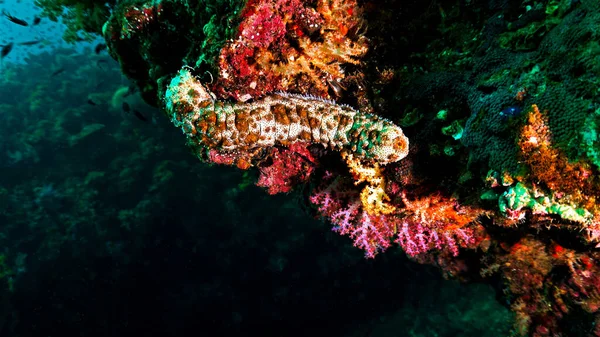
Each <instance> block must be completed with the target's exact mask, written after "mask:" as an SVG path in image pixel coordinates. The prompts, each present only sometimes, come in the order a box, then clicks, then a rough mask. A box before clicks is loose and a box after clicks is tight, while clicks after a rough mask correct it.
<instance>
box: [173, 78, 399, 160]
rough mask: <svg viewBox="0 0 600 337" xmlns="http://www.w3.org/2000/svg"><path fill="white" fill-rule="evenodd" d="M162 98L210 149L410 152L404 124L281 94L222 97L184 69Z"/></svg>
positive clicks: (381, 155)
mask: <svg viewBox="0 0 600 337" xmlns="http://www.w3.org/2000/svg"><path fill="white" fill-rule="evenodd" d="M165 100H166V109H167V112H168V113H169V115H170V118H171V121H172V122H173V123H174V124H175V126H177V127H180V128H181V130H182V131H183V132H184V133H185V134H186V135H187V136H188V138H189V139H190V140H191V141H195V142H197V143H198V145H202V146H204V147H207V148H208V149H216V150H218V151H225V152H237V153H240V152H248V151H250V150H252V149H255V148H258V147H272V146H276V145H281V146H289V145H290V144H292V143H294V142H306V143H320V144H322V145H323V146H325V147H328V148H330V149H332V150H336V151H340V152H347V153H348V154H350V153H351V154H352V155H353V156H354V157H356V158H361V159H365V160H373V161H376V162H378V163H380V164H387V163H391V162H395V161H398V160H400V159H402V158H404V157H406V155H407V154H408V138H407V137H406V136H405V135H404V133H403V132H402V129H400V128H399V127H398V126H396V125H394V124H393V123H392V122H390V121H388V120H386V119H383V118H380V117H378V116H376V115H371V114H363V113H361V112H359V111H357V110H355V109H353V108H351V107H350V106H347V105H338V104H335V103H334V102H332V101H327V100H323V99H319V98H315V97H305V96H300V95H293V94H285V93H279V94H274V95H271V96H267V97H265V98H263V99H261V100H259V101H256V102H251V103H227V102H222V101H218V100H216V99H215V97H214V95H213V94H212V93H211V92H210V91H209V90H208V89H207V88H206V87H205V86H204V85H203V84H202V83H201V82H200V81H199V80H198V79H196V78H195V77H194V76H193V75H192V74H191V73H190V72H189V70H187V69H185V68H184V69H182V70H181V71H180V72H179V74H178V75H177V76H176V77H175V78H174V79H173V80H172V81H171V84H170V85H169V87H168V89H167V92H166V95H165Z"/></svg>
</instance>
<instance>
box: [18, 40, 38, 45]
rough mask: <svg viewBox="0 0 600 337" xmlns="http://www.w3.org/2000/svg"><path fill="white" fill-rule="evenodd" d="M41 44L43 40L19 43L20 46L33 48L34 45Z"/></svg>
mask: <svg viewBox="0 0 600 337" xmlns="http://www.w3.org/2000/svg"><path fill="white" fill-rule="evenodd" d="M40 42H42V40H33V41H25V42H19V45H21V46H33V45H34V44H38V43H40Z"/></svg>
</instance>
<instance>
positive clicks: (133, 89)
mask: <svg viewBox="0 0 600 337" xmlns="http://www.w3.org/2000/svg"><path fill="white" fill-rule="evenodd" d="M136 92H137V85H136V84H135V83H131V84H130V85H129V87H128V88H127V92H126V93H125V95H123V97H127V96H129V95H133V94H135V93H136Z"/></svg>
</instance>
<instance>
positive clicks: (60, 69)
mask: <svg viewBox="0 0 600 337" xmlns="http://www.w3.org/2000/svg"><path fill="white" fill-rule="evenodd" d="M63 71H65V68H59V69H58V70H56V71H54V72H53V73H52V75H50V77H52V76H56V75H58V74H60V73H62V72H63Z"/></svg>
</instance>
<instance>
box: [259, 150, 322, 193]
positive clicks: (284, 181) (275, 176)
mask: <svg viewBox="0 0 600 337" xmlns="http://www.w3.org/2000/svg"><path fill="white" fill-rule="evenodd" d="M269 158H270V160H271V164H270V165H268V166H261V167H260V177H259V178H258V182H257V183H256V185H258V186H261V187H266V188H267V190H268V192H269V194H277V193H287V192H289V191H291V190H292V187H293V186H294V185H296V184H298V183H301V182H305V181H307V180H308V178H309V176H310V174H311V173H312V172H313V170H314V164H315V163H316V160H315V158H313V156H312V155H311V153H310V152H309V151H308V149H307V147H306V144H305V143H302V142H296V143H293V144H291V145H290V146H289V147H288V148H283V147H282V148H279V147H276V148H273V149H272V151H271V154H270V156H269Z"/></svg>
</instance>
